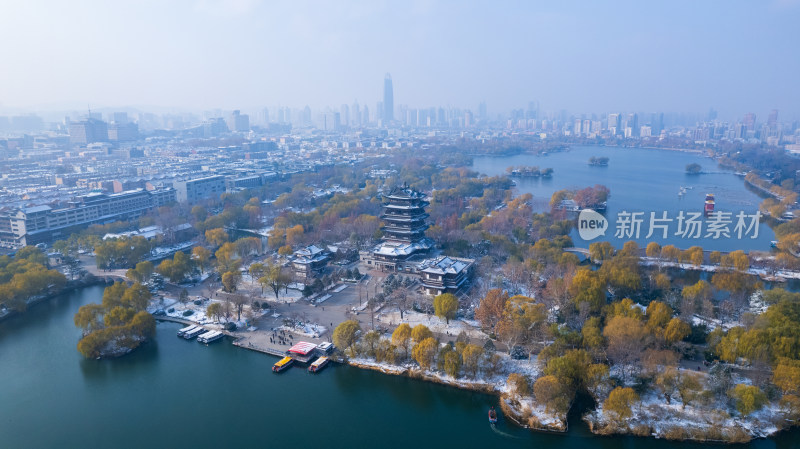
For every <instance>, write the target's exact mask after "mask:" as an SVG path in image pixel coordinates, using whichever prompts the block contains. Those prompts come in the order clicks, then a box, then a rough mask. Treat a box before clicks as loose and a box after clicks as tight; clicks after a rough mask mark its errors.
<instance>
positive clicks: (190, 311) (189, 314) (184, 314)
mask: <svg viewBox="0 0 800 449" xmlns="http://www.w3.org/2000/svg"><path fill="white" fill-rule="evenodd" d="M193 313H194V310H184V311H183V316H191V315H192V314H193Z"/></svg>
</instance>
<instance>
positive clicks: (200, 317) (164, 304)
mask: <svg viewBox="0 0 800 449" xmlns="http://www.w3.org/2000/svg"><path fill="white" fill-rule="evenodd" d="M199 298H200V297H191V300H190V301H189V302H187V303H186V304H181V303H180V301H178V299H176V298H168V297H164V298H163V301H162V300H161V299H155V300H153V301H151V302H150V305H149V306H148V307H147V311H148V312H150V313H153V312H155V311H156V310H159V309H161V310H164V313H165V315H166V316H168V317H172V318H180V319H183V320H188V321H191V322H193V323H196V324H202V325H211V326H212V327H214V326H217V327H219V328H222V324H223V323H227V322H231V323H235V324H236V327H238V328H241V327H244V326H247V322H246V320H245V319H244V313H243V314H242V319H241V320H238V321H237V320H236V319H235V318H236V314H234V315H233V316H232V317H231V319H230V320H226V319H225V318H222V319H221V320H220V321H219V322H217V321H216V320H215V319H214V318H211V317H209V316H208V315H207V314H206V310H207V309H208V306H209V305H211V304H213V303H215V302H216V303H221V302H222V301H220V300H216V299H211V300H207V301H202V302H201V303H200V305H196V304H195V303H194V301H195V300H196V299H199ZM170 309H172V312H170V311H169V310H170ZM187 310H191V311H192V314H191V315H189V316H184V315H183V313H184V312H185V311H187ZM256 313H257V314H260V315H264V314H266V313H267V311H266V310H261V311H257V312H256Z"/></svg>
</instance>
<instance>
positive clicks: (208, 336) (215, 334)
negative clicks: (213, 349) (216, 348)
mask: <svg viewBox="0 0 800 449" xmlns="http://www.w3.org/2000/svg"><path fill="white" fill-rule="evenodd" d="M223 336H224V334H223V333H222V332H220V331H208V332H206V333H204V334H202V335H200V336H198V337H197V341H199V342H200V343H205V344H209V343H212V342H215V341H217V340H219V339H221V338H222V337H223Z"/></svg>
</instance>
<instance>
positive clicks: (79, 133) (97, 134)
mask: <svg viewBox="0 0 800 449" xmlns="http://www.w3.org/2000/svg"><path fill="white" fill-rule="evenodd" d="M69 141H70V143H73V144H79V145H85V144H87V143H94V142H107V141H108V125H107V124H106V122H104V121H102V120H97V119H94V118H88V119H86V120H81V121H80V122H72V123H70V124H69Z"/></svg>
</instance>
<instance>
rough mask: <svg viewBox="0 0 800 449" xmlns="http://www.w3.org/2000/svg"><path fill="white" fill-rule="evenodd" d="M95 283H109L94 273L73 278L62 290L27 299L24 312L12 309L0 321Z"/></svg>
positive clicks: (22, 314) (0, 316)
mask: <svg viewBox="0 0 800 449" xmlns="http://www.w3.org/2000/svg"><path fill="white" fill-rule="evenodd" d="M94 285H108V282H107V281H106V280H105V279H103V278H100V277H97V276H92V275H90V276H87V277H86V278H83V279H75V280H72V281H67V284H66V285H65V286H64V287H63V288H62V289H61V290H59V291H57V292H53V293H49V294H47V295H40V296H34V297H32V298H28V300H26V301H25V304H26V306H25V311H24V312H17V311H15V310H11V311H9V312H7V313H5V314H3V315H0V323H2V322H3V321H5V320H8V319H11V318H15V317H19V316H24V315H25V313H27V311H28V309H29V308H31V307H34V306H37V305H39V304H42V303H44V302H47V301H50V300H52V299H54V298H57V297H59V296H62V295H66V294H68V293H72V292H74V291H75V290H79V289H82V288H86V287H91V286H94Z"/></svg>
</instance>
